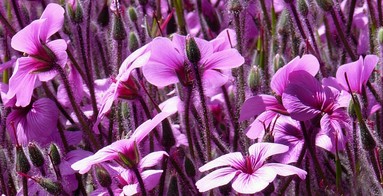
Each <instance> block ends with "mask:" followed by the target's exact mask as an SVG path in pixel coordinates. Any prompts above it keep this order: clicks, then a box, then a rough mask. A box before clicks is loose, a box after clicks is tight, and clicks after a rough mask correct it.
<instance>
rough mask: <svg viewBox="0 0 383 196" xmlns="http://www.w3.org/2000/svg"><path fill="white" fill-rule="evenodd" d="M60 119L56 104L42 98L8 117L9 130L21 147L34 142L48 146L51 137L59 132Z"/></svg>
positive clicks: (14, 111)
mask: <svg viewBox="0 0 383 196" xmlns="http://www.w3.org/2000/svg"><path fill="white" fill-rule="evenodd" d="M58 117H59V111H58V109H57V107H56V104H55V103H54V102H53V101H51V100H50V99H48V98H41V99H39V100H37V101H35V102H33V103H32V104H31V105H30V106H28V107H26V108H16V109H14V110H13V111H12V112H11V113H10V114H9V115H8V117H7V130H8V133H9V135H10V137H11V138H12V139H13V140H14V141H15V143H16V142H18V143H19V144H20V145H27V144H28V142H32V141H36V142H38V143H39V144H43V145H44V144H48V143H49V142H51V141H50V139H51V138H50V136H52V134H53V133H54V132H55V131H56V130H57V127H56V125H57V121H58ZM15 129H16V130H15ZM15 131H16V135H15ZM16 138H17V139H16Z"/></svg>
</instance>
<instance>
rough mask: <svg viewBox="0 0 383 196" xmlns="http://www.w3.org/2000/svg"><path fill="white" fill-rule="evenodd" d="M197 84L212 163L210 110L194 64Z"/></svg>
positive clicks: (208, 157) (197, 69)
mask: <svg viewBox="0 0 383 196" xmlns="http://www.w3.org/2000/svg"><path fill="white" fill-rule="evenodd" d="M193 68H194V73H195V78H196V80H195V81H196V83H197V87H198V92H199V98H200V101H201V105H202V113H203V119H204V128H205V144H206V151H207V161H211V159H212V155H211V138H210V137H211V133H210V125H209V117H208V110H207V104H206V100H205V93H204V89H203V85H202V78H201V75H200V73H199V66H198V63H193Z"/></svg>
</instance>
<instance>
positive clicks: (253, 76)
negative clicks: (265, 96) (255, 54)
mask: <svg viewBox="0 0 383 196" xmlns="http://www.w3.org/2000/svg"><path fill="white" fill-rule="evenodd" d="M247 85H249V88H250V90H251V91H252V92H256V91H257V90H258V89H259V87H260V86H261V72H260V71H259V69H258V67H256V66H252V67H251V68H250V71H249V75H248V77H247Z"/></svg>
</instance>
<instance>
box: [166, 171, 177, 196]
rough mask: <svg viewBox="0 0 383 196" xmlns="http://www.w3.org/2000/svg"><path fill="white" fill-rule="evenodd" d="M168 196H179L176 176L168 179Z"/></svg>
mask: <svg viewBox="0 0 383 196" xmlns="http://www.w3.org/2000/svg"><path fill="white" fill-rule="evenodd" d="M167 195H168V196H173V195H180V194H179V191H178V182H177V176H172V178H170V183H169V188H168V194H167Z"/></svg>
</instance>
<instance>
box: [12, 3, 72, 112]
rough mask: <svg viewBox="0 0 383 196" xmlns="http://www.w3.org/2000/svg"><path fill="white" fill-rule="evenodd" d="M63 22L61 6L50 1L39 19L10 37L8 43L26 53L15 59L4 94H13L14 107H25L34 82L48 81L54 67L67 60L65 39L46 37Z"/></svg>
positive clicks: (51, 77) (30, 95)
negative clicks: (7, 87) (15, 99)
mask: <svg viewBox="0 0 383 196" xmlns="http://www.w3.org/2000/svg"><path fill="white" fill-rule="evenodd" d="M63 23H64V9H63V8H62V7H61V6H60V5H58V4H54V3H51V4H49V5H48V6H47V7H46V9H45V10H44V12H43V14H42V15H41V18H40V19H38V20H35V21H33V22H32V23H31V24H29V25H28V26H26V27H25V28H24V29H22V30H21V31H19V32H18V33H17V34H16V35H15V36H13V37H12V41H11V46H12V48H14V49H15V50H18V51H20V52H24V53H27V54H28V56H27V57H20V58H18V59H17V61H16V66H15V69H14V71H13V75H12V77H11V78H10V80H9V91H8V93H7V96H8V97H9V98H12V97H14V96H16V98H17V101H16V106H22V107H25V106H27V105H28V104H29V103H30V101H31V97H32V93H33V89H34V88H35V84H36V81H37V80H39V81H44V82H45V81H49V80H51V79H53V78H54V77H55V76H56V75H57V72H56V70H55V69H54V67H55V66H61V67H64V66H65V64H66V61H67V53H66V51H65V50H66V48H67V44H66V42H65V40H63V39H58V40H53V41H50V40H49V37H51V36H52V35H53V34H55V33H56V32H57V31H59V30H60V29H61V27H62V25H63Z"/></svg>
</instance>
